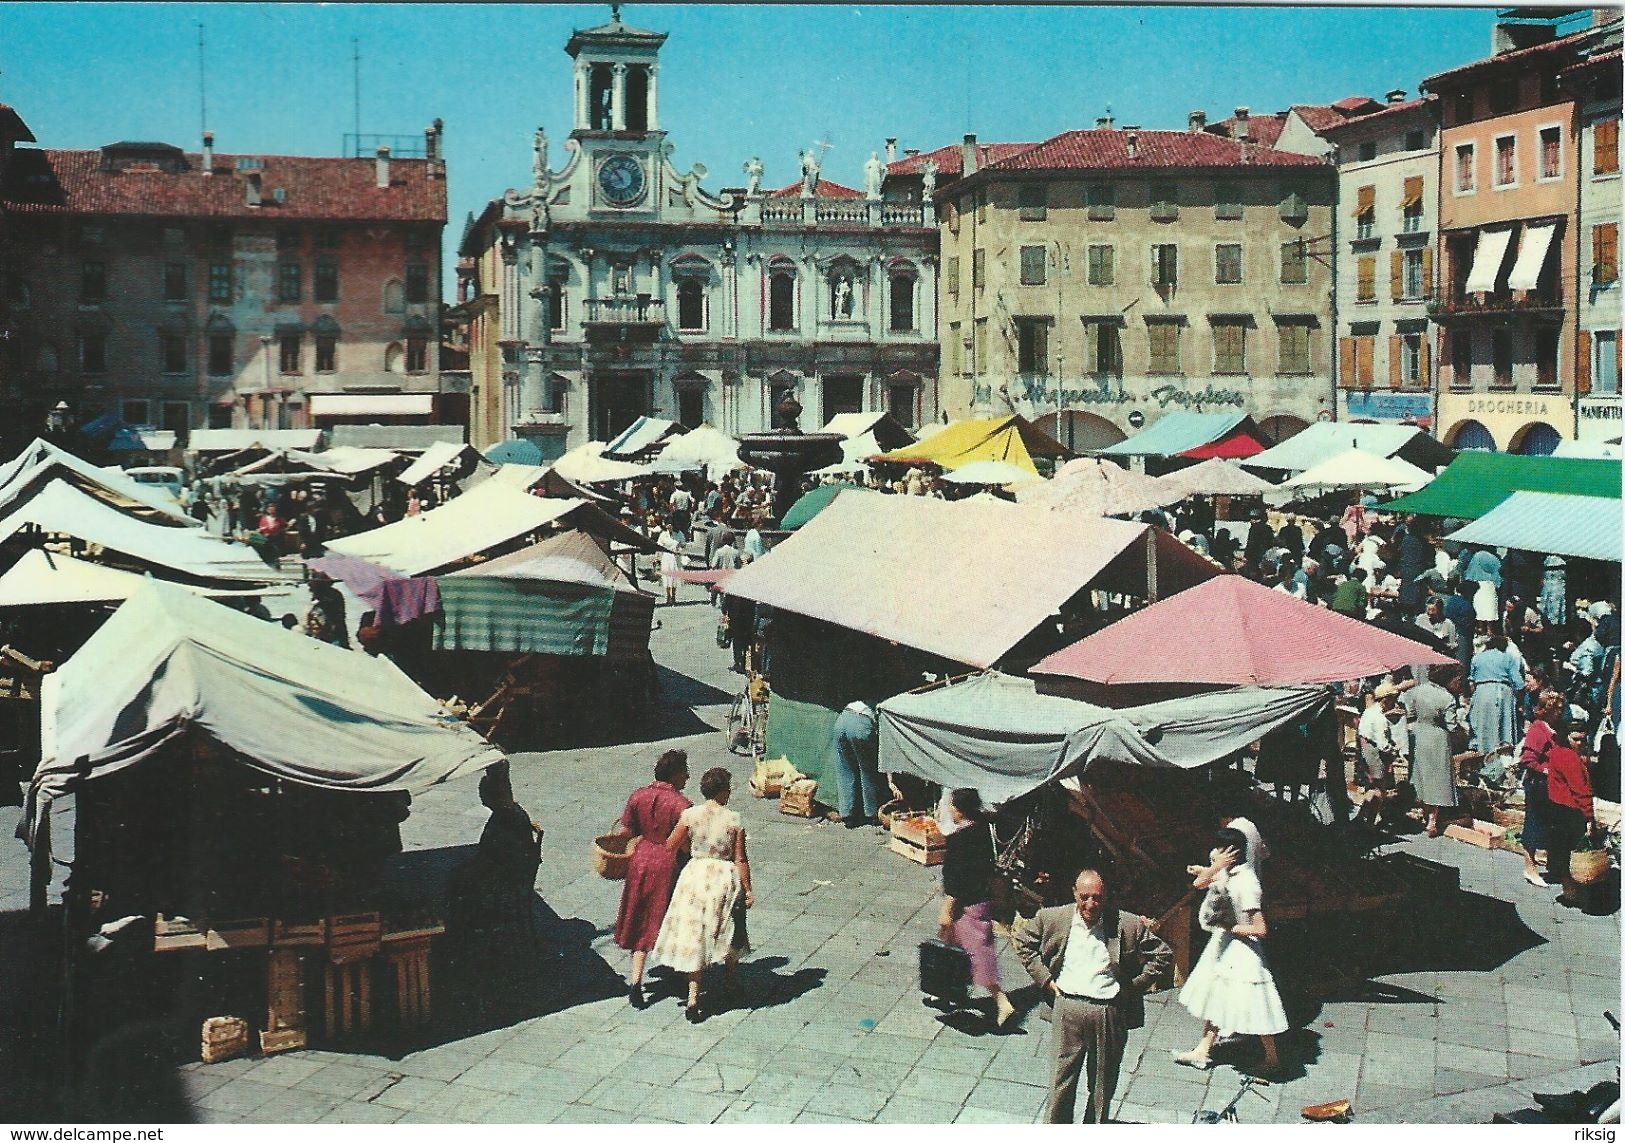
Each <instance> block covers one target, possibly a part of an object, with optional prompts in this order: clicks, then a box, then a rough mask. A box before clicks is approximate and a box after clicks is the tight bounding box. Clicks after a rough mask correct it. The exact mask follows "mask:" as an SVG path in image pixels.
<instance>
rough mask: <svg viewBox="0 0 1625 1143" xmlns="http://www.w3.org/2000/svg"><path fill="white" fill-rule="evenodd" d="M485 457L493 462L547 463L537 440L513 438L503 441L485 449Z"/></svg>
mask: <svg viewBox="0 0 1625 1143" xmlns="http://www.w3.org/2000/svg"><path fill="white" fill-rule="evenodd" d="M485 459H486V460H488V461H490V462H491V463H492V464H534V465H541V464H545V463H547V462H546V461H545V460H543V458H542V450H541V448H540V447H539V446H538V445H537V444H536V442H535V441H528V440H523V439H520V440H511V441H501V442H499V443H497V444H494V445H492V446H491V447H490V448H488V449H486V450H485Z"/></svg>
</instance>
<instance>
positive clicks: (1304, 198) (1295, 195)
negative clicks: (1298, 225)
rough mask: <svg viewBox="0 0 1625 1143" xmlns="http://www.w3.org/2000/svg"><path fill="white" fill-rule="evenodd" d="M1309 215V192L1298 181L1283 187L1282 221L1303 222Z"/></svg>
mask: <svg viewBox="0 0 1625 1143" xmlns="http://www.w3.org/2000/svg"><path fill="white" fill-rule="evenodd" d="M1308 217H1309V194H1308V192H1307V191H1305V190H1304V189H1303V187H1302V186H1301V185H1299V184H1297V183H1287V184H1285V185H1283V186H1282V187H1281V221H1282V222H1302V221H1304V220H1305V219H1307V218H1308Z"/></svg>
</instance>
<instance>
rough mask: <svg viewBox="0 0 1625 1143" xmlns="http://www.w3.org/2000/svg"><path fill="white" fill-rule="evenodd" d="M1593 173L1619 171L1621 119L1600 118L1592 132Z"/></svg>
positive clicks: (1609, 173)
mask: <svg viewBox="0 0 1625 1143" xmlns="http://www.w3.org/2000/svg"><path fill="white" fill-rule="evenodd" d="M1591 173H1592V174H1594V175H1617V174H1618V173H1619V120H1618V119H1599V120H1598V121H1597V125H1596V126H1595V127H1594V128H1592V132H1591Z"/></svg>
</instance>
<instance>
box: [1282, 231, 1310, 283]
mask: <svg viewBox="0 0 1625 1143" xmlns="http://www.w3.org/2000/svg"><path fill="white" fill-rule="evenodd" d="M1306 250H1307V245H1306V244H1305V242H1304V240H1303V239H1301V238H1297V239H1294V240H1293V241H1291V242H1283V243H1281V284H1282V285H1284V286H1301V285H1303V284H1304V283H1306V282H1308V281H1309V259H1308V257H1307V254H1306Z"/></svg>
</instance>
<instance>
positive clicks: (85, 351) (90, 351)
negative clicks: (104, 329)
mask: <svg viewBox="0 0 1625 1143" xmlns="http://www.w3.org/2000/svg"><path fill="white" fill-rule="evenodd" d="M79 369H80V370H81V371H82V372H84V373H105V372H107V336H106V335H105V334H100V333H87V334H82V335H81V336H80V338H79Z"/></svg>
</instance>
